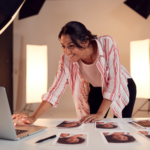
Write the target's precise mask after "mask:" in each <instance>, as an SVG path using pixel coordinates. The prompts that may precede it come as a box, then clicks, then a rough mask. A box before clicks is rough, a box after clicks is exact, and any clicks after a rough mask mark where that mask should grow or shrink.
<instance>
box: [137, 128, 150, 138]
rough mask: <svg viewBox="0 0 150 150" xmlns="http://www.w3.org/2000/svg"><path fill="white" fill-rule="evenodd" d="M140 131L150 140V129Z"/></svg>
mask: <svg viewBox="0 0 150 150" xmlns="http://www.w3.org/2000/svg"><path fill="white" fill-rule="evenodd" d="M138 133H139V134H140V135H142V136H143V137H145V138H147V139H148V140H150V131H148V130H139V131H138Z"/></svg>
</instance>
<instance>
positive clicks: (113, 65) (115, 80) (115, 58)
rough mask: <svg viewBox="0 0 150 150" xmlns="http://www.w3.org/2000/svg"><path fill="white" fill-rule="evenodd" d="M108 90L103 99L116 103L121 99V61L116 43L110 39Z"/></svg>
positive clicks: (108, 48)
mask: <svg viewBox="0 0 150 150" xmlns="http://www.w3.org/2000/svg"><path fill="white" fill-rule="evenodd" d="M105 44H106V46H105V47H106V62H107V63H106V76H105V82H106V88H105V90H104V92H103V97H104V98H106V99H108V100H111V101H115V100H118V99H119V97H120V82H121V79H120V60H119V52H118V48H117V45H116V43H115V41H114V40H113V39H112V38H111V37H109V38H107V39H106V42H105Z"/></svg>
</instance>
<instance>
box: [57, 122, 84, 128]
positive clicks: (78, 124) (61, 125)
mask: <svg viewBox="0 0 150 150" xmlns="http://www.w3.org/2000/svg"><path fill="white" fill-rule="evenodd" d="M65 124H69V123H66V122H62V123H61V124H59V125H58V126H57V127H65V126H64V125H65ZM80 125H81V123H77V125H75V126H72V127H67V128H74V127H79V126H80Z"/></svg>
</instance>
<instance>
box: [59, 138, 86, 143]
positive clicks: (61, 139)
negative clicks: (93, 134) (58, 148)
mask: <svg viewBox="0 0 150 150" xmlns="http://www.w3.org/2000/svg"><path fill="white" fill-rule="evenodd" d="M77 138H78V139H79V141H78V142H76V143H69V142H67V139H69V138H59V139H58V141H57V142H58V143H61V144H81V143H83V142H85V139H83V138H81V137H77Z"/></svg>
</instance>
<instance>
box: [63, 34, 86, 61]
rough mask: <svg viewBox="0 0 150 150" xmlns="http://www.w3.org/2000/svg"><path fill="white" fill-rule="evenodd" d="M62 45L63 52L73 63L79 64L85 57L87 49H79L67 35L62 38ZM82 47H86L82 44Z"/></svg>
mask: <svg viewBox="0 0 150 150" xmlns="http://www.w3.org/2000/svg"><path fill="white" fill-rule="evenodd" d="M61 45H62V48H63V52H64V53H65V54H66V55H67V56H68V57H69V59H70V61H71V62H77V61H78V60H79V59H80V58H82V57H83V56H84V53H85V49H83V48H82V49H81V48H78V47H77V46H76V45H75V44H74V43H73V42H72V40H71V38H70V35H68V34H65V35H62V36H61ZM80 45H81V46H84V45H82V44H80Z"/></svg>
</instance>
